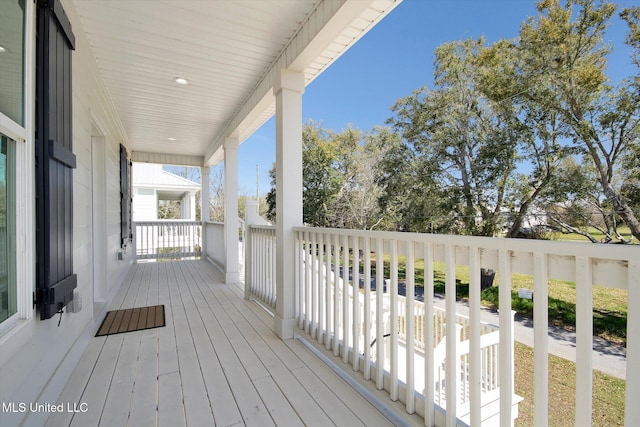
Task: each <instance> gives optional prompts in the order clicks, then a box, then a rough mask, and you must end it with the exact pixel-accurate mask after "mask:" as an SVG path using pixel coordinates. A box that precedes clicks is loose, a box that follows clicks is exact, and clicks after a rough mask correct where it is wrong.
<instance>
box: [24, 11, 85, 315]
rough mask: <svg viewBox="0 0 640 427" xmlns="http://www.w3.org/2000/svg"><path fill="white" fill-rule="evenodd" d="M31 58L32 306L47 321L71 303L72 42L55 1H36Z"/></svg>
mask: <svg viewBox="0 0 640 427" xmlns="http://www.w3.org/2000/svg"><path fill="white" fill-rule="evenodd" d="M37 14H38V17H37V42H36V46H37V52H36V56H37V57H36V76H37V77H36V80H37V82H36V85H37V87H36V97H37V99H36V118H37V123H36V187H37V194H36V197H37V202H36V212H37V213H36V217H37V229H36V246H37V267H36V271H37V272H36V275H37V285H36V296H35V299H34V302H35V303H37V305H38V307H39V309H40V319H42V320H44V319H48V318H50V317H52V316H53V315H55V314H56V313H57V312H59V311H60V310H62V308H63V307H64V306H66V305H67V304H68V303H69V302H70V301H71V300H72V299H73V290H74V289H75V288H76V286H77V277H76V275H75V274H73V169H74V168H75V167H76V157H75V155H74V154H73V147H72V139H73V137H72V132H71V129H72V116H71V115H72V112H71V51H72V50H73V49H74V44H75V38H74V36H73V32H72V31H71V24H70V23H69V19H68V18H67V15H66V14H65V12H64V10H63V9H62V5H61V4H60V2H59V0H38V10H37Z"/></svg>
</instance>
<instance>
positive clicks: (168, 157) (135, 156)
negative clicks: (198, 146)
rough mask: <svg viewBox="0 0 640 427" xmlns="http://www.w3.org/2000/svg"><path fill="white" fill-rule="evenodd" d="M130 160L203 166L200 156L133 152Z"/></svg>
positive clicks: (202, 158) (202, 159)
mask: <svg viewBox="0 0 640 427" xmlns="http://www.w3.org/2000/svg"><path fill="white" fill-rule="evenodd" d="M131 160H132V161H134V162H140V163H156V164H161V165H172V166H193V167H201V166H204V157H202V156H183V155H180V154H165V153H150V152H147V151H133V152H132V153H131Z"/></svg>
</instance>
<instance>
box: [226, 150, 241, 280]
mask: <svg viewBox="0 0 640 427" xmlns="http://www.w3.org/2000/svg"><path fill="white" fill-rule="evenodd" d="M238 145H240V140H239V139H238V138H227V139H226V140H225V142H224V246H225V250H226V253H227V257H226V258H227V261H226V265H225V283H238V282H240V269H239V265H238V250H239V249H238V226H239V224H238Z"/></svg>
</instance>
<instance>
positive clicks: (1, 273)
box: [0, 134, 17, 322]
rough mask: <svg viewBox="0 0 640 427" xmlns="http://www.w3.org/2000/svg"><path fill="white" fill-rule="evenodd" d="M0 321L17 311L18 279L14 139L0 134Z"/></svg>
mask: <svg viewBox="0 0 640 427" xmlns="http://www.w3.org/2000/svg"><path fill="white" fill-rule="evenodd" d="M0 140H1V145H2V149H1V150H0V322H3V321H5V320H7V319H8V318H9V317H10V316H12V315H13V314H15V313H16V305H17V304H16V302H17V300H16V280H15V274H14V252H15V251H14V250H13V248H12V246H13V245H12V242H13V241H14V239H13V233H15V225H14V220H13V206H14V205H15V204H14V203H13V191H12V188H11V185H12V181H13V177H12V163H11V161H12V158H13V153H12V149H13V141H12V140H10V139H9V138H7V137H6V136H4V135H2V134H0Z"/></svg>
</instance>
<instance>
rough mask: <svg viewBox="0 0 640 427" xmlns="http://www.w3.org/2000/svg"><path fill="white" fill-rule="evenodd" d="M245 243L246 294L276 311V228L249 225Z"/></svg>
mask: <svg viewBox="0 0 640 427" xmlns="http://www.w3.org/2000/svg"><path fill="white" fill-rule="evenodd" d="M245 242H246V247H245V257H246V262H245V278H244V280H245V292H246V293H247V294H248V295H247V296H251V297H253V298H256V299H258V300H259V301H261V302H262V303H263V304H265V305H266V307H267V308H270V309H271V310H274V311H275V309H276V228H275V226H272V225H247V226H246V235H245Z"/></svg>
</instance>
